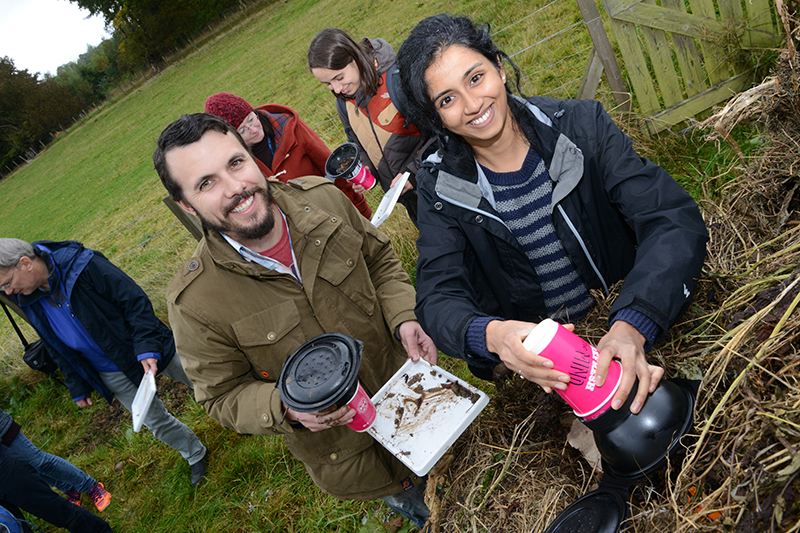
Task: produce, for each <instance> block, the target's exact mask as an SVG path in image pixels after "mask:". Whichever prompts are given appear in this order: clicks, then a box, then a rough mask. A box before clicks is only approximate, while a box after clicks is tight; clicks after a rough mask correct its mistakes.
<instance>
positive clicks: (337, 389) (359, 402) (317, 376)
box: [277, 333, 376, 432]
mask: <svg viewBox="0 0 800 533" xmlns="http://www.w3.org/2000/svg"><path fill="white" fill-rule="evenodd" d="M363 347H364V344H363V343H362V342H361V341H359V340H356V339H354V338H352V337H349V336H347V335H343V334H341V333H325V334H323V335H319V336H317V337H314V338H313V339H311V340H309V341H307V342H306V343H304V344H303V345H302V346H300V347H299V348H298V349H297V350H296V351H295V352H294V353H293V354H292V355H290V356H289V357H288V358H287V359H286V361H285V362H284V364H283V368H281V373H280V375H279V376H278V383H277V385H278V391H279V393H280V396H281V400H282V401H283V403H284V404H286V406H287V407H289V408H290V409H293V410H295V411H298V412H301V413H311V412H315V411H334V410H336V409H338V408H339V407H342V406H344V405H348V406H349V407H350V408H351V409H353V410H355V411H356V416H355V418H354V419H353V421H352V422H350V423H349V424H347V426H348V427H349V428H351V429H353V430H354V431H358V432H362V431H366V430H367V429H369V427H370V426H371V425H372V423H373V422H374V421H375V415H376V411H375V406H374V405H373V404H372V401H371V400H370V398H369V396H368V395H367V393H366V391H365V390H364V387H362V386H361V383H360V382H359V381H358V369H359V367H360V366H361V352H362V349H363Z"/></svg>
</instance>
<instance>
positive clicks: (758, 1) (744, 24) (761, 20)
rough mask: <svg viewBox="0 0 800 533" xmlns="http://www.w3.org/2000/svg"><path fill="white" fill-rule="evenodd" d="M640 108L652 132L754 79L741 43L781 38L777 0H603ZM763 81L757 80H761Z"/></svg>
mask: <svg viewBox="0 0 800 533" xmlns="http://www.w3.org/2000/svg"><path fill="white" fill-rule="evenodd" d="M604 5H605V8H606V11H607V12H608V14H609V16H610V19H611V27H612V29H613V31H614V34H615V35H616V39H617V43H618V46H619V52H620V54H621V55H622V61H623V64H624V66H625V70H626V71H627V74H628V80H629V81H630V84H631V86H632V87H631V88H632V90H633V94H634V96H635V98H636V102H637V103H638V112H639V113H640V114H641V115H642V116H644V117H645V118H646V120H647V124H648V128H649V130H650V132H651V133H657V132H659V131H661V130H664V129H666V128H669V127H671V126H674V125H675V124H678V123H680V122H683V121H685V120H687V119H689V118H691V117H694V116H696V115H698V114H700V113H702V112H704V111H706V110H708V109H710V108H711V107H712V106H714V105H716V104H719V103H720V102H722V101H725V100H728V99H729V98H730V97H731V96H733V95H734V94H736V93H738V92H740V91H741V90H743V89H744V88H745V87H747V86H748V84H751V83H752V82H753V80H752V74H753V71H752V67H751V66H750V65H749V64H748V62H747V61H746V60H745V58H744V54H742V50H747V49H752V48H759V47H772V46H775V45H776V42H777V33H778V29H777V27H776V25H775V24H774V23H773V19H774V12H773V11H774V10H773V8H774V6H773V5H771V2H770V0H717V2H716V6H715V3H714V1H713V0H660V1H659V2H658V3H657V2H656V0H604ZM756 81H758V80H756Z"/></svg>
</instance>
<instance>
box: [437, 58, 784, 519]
mask: <svg viewBox="0 0 800 533" xmlns="http://www.w3.org/2000/svg"><path fill="white" fill-rule="evenodd" d="M798 74H800V62H798V61H797V59H796V57H795V56H794V55H793V54H791V53H790V52H787V53H785V54H784V55H783V57H782V58H781V61H780V64H779V68H778V70H777V72H776V73H775V77H774V78H773V79H772V80H770V81H769V83H765V84H763V85H762V86H759V87H760V89H757V90H754V91H751V92H749V93H748V94H746V95H744V96H743V98H746V100H743V101H745V102H746V105H740V106H730V107H728V108H726V110H723V111H722V112H720V113H719V114H718V115H715V117H712V118H711V119H709V121H707V122H706V123H705V126H706V127H707V128H708V130H707V131H709V132H710V133H709V135H710V136H712V137H714V136H716V138H718V139H721V140H722V141H725V140H727V139H729V137H728V136H727V135H726V134H727V132H728V131H729V129H730V128H731V127H732V125H733V124H737V123H739V122H746V121H757V122H758V123H760V124H762V125H763V135H764V137H765V139H766V142H765V144H764V148H763V149H762V150H761V152H760V153H759V154H758V155H757V156H755V157H754V156H750V157H749V158H747V159H745V158H744V157H743V159H742V160H741V165H740V166H739V167H738V168H736V169H734V170H735V172H736V174H737V175H738V178H736V179H735V180H733V181H731V182H730V183H729V184H728V185H727V186H726V189H725V190H724V191H723V192H724V194H723V195H722V196H721V198H720V200H718V201H704V202H701V209H702V211H703V214H704V217H705V219H706V222H707V225H708V228H709V232H710V234H711V241H710V242H709V245H708V255H707V259H706V265H705V269H704V272H703V276H702V279H701V280H700V284H699V286H698V291H697V296H696V298H695V302H694V304H693V306H692V308H691V309H690V311H689V312H688V313H687V315H686V316H685V317H684V318H683V319H682V321H681V323H680V324H678V325H677V326H675V327H674V328H673V329H672V330H671V331H670V334H669V335H668V337H667V339H665V340H664V341H663V342H661V343H660V344H659V345H658V346H657V347H656V348H657V349H656V350H655V351H654V352H652V353H651V357H652V360H653V361H654V362H656V361H657V362H659V363H660V364H662V365H664V366H665V368H666V369H667V375H668V376H670V377H689V378H698V377H700V376H702V378H703V381H702V386H701V389H700V393H699V397H698V403H697V408H696V412H695V429H694V431H693V438H694V443H693V444H692V445H691V446H690V447H689V448H688V449H687V450H686V451H685V453H682V454H679V455H677V456H674V457H673V458H672V459H671V461H670V464H669V465H668V466H667V467H665V468H662V469H661V470H659V471H657V472H655V473H654V474H653V475H651V476H650V477H649V478H648V479H644V480H641V481H639V482H637V483H636V484H635V485H634V487H633V488H632V490H631V494H630V502H631V518H630V520H629V521H628V523H627V525H628V529H627V530H626V531H628V532H653V531H658V532H670V533H672V532H689V531H692V532H712V531H735V532H759V533H761V532H771V531H776V532H777V531H783V532H797V531H800V500H798V496H800V479H798V474H800V453H798V452H799V451H800V383H799V382H798V381H799V380H798V377H799V376H800V337H798V335H799V334H800V313H798V311H797V305H798V303H800V217H799V216H798V212H797V208H798V199H797V194H796V193H797V189H798V187H800V176H799V175H798V165H800V144H799V143H800V141H799V140H800V76H798ZM736 113H738V114H736ZM715 126H718V127H715ZM597 300H598V305H597V307H596V309H595V310H594V312H593V313H592V315H591V316H590V317H588V318H587V319H585V320H584V321H582V322H581V323H580V324H579V325H578V327H577V329H576V332H577V333H579V334H581V335H582V336H584V337H586V338H587V339H589V340H592V341H594V342H596V341H597V340H599V338H600V336H601V335H602V334H603V332H604V331H605V330H606V327H607V326H606V321H605V317H606V316H607V313H608V308H609V306H610V303H611V302H612V301H613V295H612V297H610V298H604V297H602V296H601V295H597ZM573 419H574V416H573V415H571V413H570V411H569V409H568V407H567V406H566V404H564V402H562V401H561V400H560V399H559V398H558V397H555V396H554V395H550V396H548V395H546V394H544V393H542V392H541V391H540V390H539V389H538V387H536V386H534V385H532V384H529V383H527V382H524V381H521V380H513V379H510V380H506V381H503V382H501V383H498V384H497V394H496V396H495V397H494V398H493V400H492V402H491V403H490V405H489V406H488V407H487V409H486V410H485V412H484V413H483V414H482V415H481V417H480V418H479V419H478V421H477V422H476V423H474V424H473V425H472V426H471V427H470V428H469V429H468V431H467V432H466V433H465V434H464V435H462V437H461V439H460V440H459V441H458V442H457V443H456V445H455V446H454V448H453V450H452V452H451V457H450V459H448V461H449V462H450V463H451V464H447V463H442V464H440V465H439V466H438V467H437V469H435V470H434V471H433V472H432V473H431V476H430V482H429V483H430V484H431V485H432V488H431V494H429V500H430V503H431V507H432V510H433V511H434V513H433V516H434V517H435V518H437V519H438V523H436V524H434V525H435V526H436V527H437V528H438V527H439V526H441V527H442V530H444V531H448V532H466V531H469V532H479V531H505V532H523V531H524V532H526V533H529V532H540V531H544V530H545V529H546V527H547V525H548V524H549V523H550V522H552V521H553V519H554V518H555V517H556V516H557V515H558V513H559V512H560V511H561V510H563V509H564V508H565V507H566V506H567V505H569V504H570V503H571V502H573V501H574V500H576V499H577V498H578V497H580V496H581V495H582V494H585V493H586V492H588V491H589V490H591V489H592V488H593V487H594V486H596V484H597V482H598V479H599V478H600V476H601V475H602V474H601V473H599V472H596V471H592V469H591V467H589V466H588V463H587V462H586V461H585V460H584V459H583V458H582V457H581V456H580V454H579V453H578V452H577V451H576V450H574V449H572V448H571V447H570V446H569V445H568V444H567V443H566V434H567V432H568V430H569V426H570V424H571V423H572V420H573ZM433 487H435V488H436V489H437V490H436V494H435V495H434V494H433ZM692 494H694V495H692Z"/></svg>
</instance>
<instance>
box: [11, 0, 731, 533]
mask: <svg viewBox="0 0 800 533" xmlns="http://www.w3.org/2000/svg"><path fill="white" fill-rule="evenodd" d="M533 4H536V5H545V4H547V2H543V1H542V2H530V1H524V2H523V1H521V0H500V1H493V0H471V1H468V0H456V1H443V0H429V1H426V2H402V1H397V0H395V1H392V0H371V1H367V2H336V1H334V0H317V1H313V0H290V1H286V0H284V1H281V2H277V1H276V2H271V3H269V2H268V3H265V4H264V6H263V8H262V9H260V10H257V11H256V12H255V13H253V14H252V15H251V16H249V17H247V18H245V19H243V20H242V21H241V22H240V23H239V24H237V25H235V26H234V27H233V29H231V30H229V31H226V32H212V33H210V34H209V35H208V36H207V37H205V38H204V39H202V40H201V41H198V43H197V46H196V47H190V48H189V49H188V51H187V52H185V56H184V57H183V58H182V60H181V61H180V62H177V63H174V64H172V65H171V66H168V67H166V68H165V69H164V70H163V71H162V72H160V73H158V75H157V76H155V77H153V78H152V79H150V80H148V81H147V82H146V83H143V84H142V85H141V86H139V87H137V88H135V89H133V90H130V91H129V92H128V93H127V94H123V95H119V96H118V97H116V98H115V99H114V100H113V101H112V102H109V103H108V104H107V105H105V106H104V107H102V108H100V109H99V110H98V111H97V112H95V113H94V114H93V115H91V116H89V117H88V118H87V119H86V120H84V121H83V122H82V123H80V124H78V125H76V126H75V127H73V128H72V129H70V130H69V131H68V132H66V133H64V134H63V135H61V136H60V138H59V139H58V140H57V141H56V142H54V143H53V144H52V145H51V146H50V147H49V148H48V149H47V150H46V151H45V153H43V154H41V155H40V156H39V157H37V158H36V159H35V160H34V161H32V162H31V163H30V164H28V165H26V166H25V167H24V168H21V169H20V170H19V171H18V172H16V173H15V174H14V175H12V176H11V177H9V178H8V179H5V180H3V181H2V182H0V201H1V202H2V205H3V207H4V209H3V211H2V213H0V235H2V236H13V237H18V238H22V239H26V240H37V239H53V240H62V239H74V240H79V241H83V242H85V243H86V244H87V245H89V246H90V247H93V248H96V249H99V250H100V251H102V252H103V253H105V254H106V255H108V256H109V257H110V258H111V259H112V260H113V261H114V262H115V263H116V264H117V265H119V266H120V267H122V268H123V269H124V270H126V271H127V272H128V273H130V274H131V275H132V276H133V277H134V279H136V280H137V282H139V283H140V284H141V285H142V286H143V287H144V288H145V290H146V291H147V292H148V294H149V295H150V297H151V298H152V299H153V301H154V304H155V307H156V309H157V313H158V314H159V316H160V317H162V318H164V319H166V311H165V306H164V295H163V292H164V288H165V287H166V284H167V283H168V281H169V279H170V278H171V277H172V275H173V273H174V272H175V271H176V269H177V268H178V265H179V264H180V263H181V262H182V260H184V259H185V258H186V257H188V256H189V255H190V254H191V253H192V250H193V249H194V246H195V242H194V240H193V239H192V238H191V237H190V236H189V234H188V233H187V232H186V231H185V230H184V229H183V227H182V226H180V224H178V223H177V222H176V220H175V218H174V217H173V216H172V215H171V213H170V212H169V211H168V210H167V209H166V208H164V206H163V205H162V204H161V198H162V196H163V195H164V190H163V188H162V186H161V184H160V182H159V181H158V178H157V176H156V174H155V171H154V170H153V168H152V160H151V155H152V150H153V147H154V143H155V139H156V138H157V136H158V134H159V133H160V132H161V130H162V129H163V128H164V127H165V126H166V125H167V124H168V123H170V122H171V121H172V120H174V119H176V118H178V117H179V116H180V115H182V114H184V113H192V112H199V111H202V109H203V103H204V101H205V99H206V97H207V96H209V95H210V94H213V93H216V92H220V91H227V92H233V93H236V94H238V95H240V96H242V97H244V98H245V99H247V100H248V101H249V102H250V103H251V104H254V105H259V104H262V103H267V102H277V103H283V104H287V105H290V106H291V107H293V108H295V109H296V110H298V111H299V112H300V114H301V116H302V117H303V118H304V120H305V121H306V122H307V123H308V124H310V125H311V126H312V127H314V128H315V129H316V130H317V132H318V133H319V134H320V135H321V136H322V138H323V139H324V140H325V141H326V142H327V144H328V145H329V146H336V145H337V144H338V143H340V142H342V141H343V140H344V134H343V132H342V131H341V125H340V124H339V122H338V120H337V119H336V112H335V108H334V104H333V97H332V96H331V95H330V93H329V92H328V91H327V90H326V89H325V88H324V87H323V86H322V85H320V84H319V83H318V82H317V81H316V80H315V79H314V78H313V77H312V76H311V74H310V73H309V72H308V68H307V67H306V59H305V56H306V52H307V46H308V43H309V42H310V41H311V38H312V37H313V36H314V35H315V34H316V32H318V31H319V30H321V29H323V28H325V27H340V28H342V29H344V30H346V31H348V32H349V33H351V34H352V35H353V36H355V37H362V36H370V37H383V38H386V39H387V40H388V41H389V42H390V43H392V44H393V45H394V46H395V47H397V46H399V44H400V43H401V42H402V39H403V36H404V35H405V34H407V33H408V31H409V30H410V29H411V28H412V27H413V26H414V25H415V24H416V23H417V22H418V21H419V20H420V19H421V18H423V17H425V16H428V15H431V14H435V13H439V12H443V11H449V12H454V13H457V14H464V15H468V16H471V17H473V18H474V19H475V20H479V21H491V23H492V28H493V30H495V31H497V30H503V29H504V28H507V27H509V26H511V27H510V28H509V29H506V30H503V31H500V33H499V34H498V35H497V40H498V41H499V42H500V44H501V46H503V47H504V48H506V50H507V51H509V52H512V51H513V50H520V49H524V48H526V47H529V46H531V45H532V44H533V43H534V42H536V41H537V40H538V39H540V38H541V36H542V35H546V34H548V30H549V31H550V32H552V31H555V30H556V29H557V28H559V27H564V25H568V24H571V23H574V22H575V21H578V20H580V14H579V13H578V12H577V8H576V7H575V5H574V2H572V1H571V0H560V1H558V2H556V3H555V4H554V6H553V8H552V9H551V10H549V11H547V12H545V13H543V14H542V16H541V17H538V18H537V19H536V24H520V25H517V26H512V25H513V24H514V23H515V22H517V21H519V20H521V19H523V17H525V16H526V15H528V14H529V13H530V12H531V11H532V9H533ZM558 25H561V26H558ZM584 33H585V32H584ZM587 39H588V35H584V36H581V35H580V34H576V35H574V36H571V37H570V39H569V40H567V41H565V44H564V45H562V46H563V49H558V48H557V47H555V45H554V48H553V49H552V50H549V51H548V52H547V53H543V52H537V51H533V52H531V53H529V54H521V55H520V56H519V57H517V58H515V60H516V61H517V62H518V63H519V64H520V66H522V67H523V70H524V71H525V72H534V71H535V72H537V74H536V76H533V75H531V77H530V78H528V79H526V84H527V85H526V86H527V88H528V90H530V91H531V93H533V92H545V91H549V90H553V89H554V88H556V87H560V86H562V85H564V84H565V83H566V86H567V87H569V86H570V83H569V82H568V80H570V79H575V78H579V77H580V74H581V73H582V71H583V68H584V66H585V59H583V58H582V57H581V56H580V55H574V54H573V53H574V52H575V51H576V50H582V49H584V48H585V47H587V46H589V45H590V44H589V43H588V41H587ZM548 56H556V57H566V56H570V57H571V58H572V59H570V60H569V61H567V62H558V63H557V64H554V65H553V66H551V68H542V67H543V66H544V67H546V66H547V65H548V64H549V63H548V61H551V59H549V58H548ZM564 80H567V81H566V82H565V81H564ZM600 96H601V98H602V96H603V95H600ZM658 142H659V144H658V145H657V146H653V147H652V152H653V154H655V157H653V156H651V157H653V158H655V159H657V160H658V159H659V157H660V158H661V160H663V162H662V161H659V162H662V164H665V165H666V166H668V169H669V170H670V171H672V172H673V174H676V175H677V177H679V178H680V179H681V181H682V183H684V184H687V183H688V184H690V185H691V184H694V185H696V186H697V187H698V189H697V190H700V188H701V187H700V186H701V185H702V181H701V180H702V179H703V176H704V175H706V174H708V173H711V174H712V175H713V174H714V168H716V167H715V166H714V165H717V163H718V161H719V158H720V157H721V156H719V155H718V152H717V151H716V150H715V149H713V148H711V149H709V148H708V147H702V146H701V147H698V146H697V145H696V144H693V142H694V141H692V140H686V139H683V138H680V137H677V136H674V137H668V138H662V139H661V140H660V141H658ZM643 146H645V148H646V145H644V144H643ZM665 146H666V147H668V148H669V149H667V150H665V149H664V147H665ZM703 150H706V151H707V152H703ZM705 153H708V154H709V155H708V157H706V156H705V155H704V154H705ZM684 154H691V155H684ZM724 167H725V165H721V164H720V165H719V168H724ZM369 199H370V202H371V203H372V204H373V207H375V206H377V203H378V201H379V199H380V198H379V196H378V194H377V193H372V194H371V196H370V198H369ZM386 229H387V233H390V234H391V235H392V237H393V241H394V243H395V246H396V247H397V249H398V254H399V255H401V256H402V257H403V259H404V263H405V265H406V267H407V268H408V269H409V270H411V269H413V265H414V261H415V249H414V245H413V241H414V238H415V234H414V231H415V230H414V228H413V226H412V225H411V224H410V223H409V222H408V221H407V220H406V219H405V217H404V216H397V215H394V216H393V217H392V219H390V221H389V222H387V224H386ZM0 322H2V325H0V368H2V369H3V370H4V371H3V372H2V376H0V405H2V406H3V407H4V408H6V407H7V408H10V409H11V410H12V411H13V412H14V414H15V416H17V418H18V421H19V422H20V423H21V424H22V426H23V431H24V432H25V434H26V435H27V436H28V437H29V438H30V439H31V440H32V441H33V442H34V443H36V444H38V445H39V446H40V447H42V448H44V449H46V450H47V451H49V452H51V453H56V454H59V455H61V456H64V457H68V458H69V459H70V460H72V461H73V462H74V463H75V464H77V465H79V466H81V467H83V468H84V469H85V470H86V471H87V472H89V473H90V474H92V475H94V476H95V477H97V478H99V479H101V480H102V481H103V482H104V483H105V484H106V486H107V488H108V489H109V490H110V491H111V492H112V494H113V496H114V499H113V500H112V504H111V506H110V507H109V508H108V509H107V510H106V512H105V513H103V516H104V517H105V518H106V519H107V520H108V521H109V522H110V523H111V524H112V526H113V527H114V529H115V530H116V531H124V532H128V533H137V532H148V533H149V532H153V531H192V532H218V531H226V532H237V531H241V532H244V531H248V532H249V531H293V532H314V531H341V532H353V531H364V532H367V531H383V530H384V529H383V526H382V525H381V524H382V523H383V522H385V521H386V520H387V516H386V513H387V508H386V507H385V506H383V504H378V503H375V502H366V503H362V502H347V503H342V502H338V501H336V500H333V499H331V498H329V497H327V496H325V495H323V494H322V493H321V492H320V491H319V490H317V489H316V488H315V487H314V486H313V484H312V483H311V481H310V479H309V478H308V476H307V475H306V474H305V472H304V470H303V468H302V466H301V465H300V464H299V463H298V462H297V461H296V460H294V459H293V458H292V457H291V456H290V455H289V454H288V452H287V451H286V449H285V447H284V445H283V443H282V441H281V440H280V439H277V438H265V437H257V436H241V435H237V434H235V433H233V432H231V431H227V430H224V429H222V428H220V426H219V425H218V424H216V423H215V422H213V421H212V420H210V419H209V418H208V417H207V416H206V415H205V413H204V412H203V410H202V409H201V408H200V407H199V406H197V404H195V403H194V401H193V400H191V399H185V400H182V398H183V396H180V395H179V391H178V390H176V391H174V394H175V395H177V396H178V400H180V401H176V402H175V403H176V405H175V409H179V410H180V411H181V414H180V416H181V419H182V420H183V421H184V422H186V423H187V424H188V425H189V426H190V427H192V428H193V429H194V430H195V432H196V433H197V434H198V435H199V436H200V437H201V439H202V440H203V442H204V443H205V444H206V445H207V446H208V448H209V449H210V450H211V452H212V463H211V467H210V470H209V475H208V480H207V482H206V483H205V484H204V485H203V486H201V487H199V488H198V489H196V490H195V489H192V488H191V487H190V486H189V483H188V466H187V465H186V464H185V463H184V462H183V461H182V460H181V459H180V457H179V455H178V454H177V453H176V452H174V451H172V450H170V449H168V448H166V447H165V446H164V445H162V444H160V443H158V442H157V441H155V439H154V438H153V437H152V435H151V434H150V433H147V432H145V433H142V434H133V433H132V432H131V431H130V429H127V428H129V427H130V416H129V415H128V414H127V413H125V412H124V411H119V410H112V409H109V408H108V407H107V406H106V404H105V402H103V401H98V402H97V405H96V406H95V407H93V408H90V409H87V410H84V411H81V412H79V411H78V410H77V409H76V408H75V407H74V405H73V402H72V401H71V400H70V399H69V398H68V397H67V395H66V394H65V393H64V390H63V389H61V388H60V387H59V386H57V385H56V384H54V383H53V382H51V381H49V380H47V379H41V378H40V377H39V376H38V375H35V374H33V373H32V372H30V371H28V370H26V369H24V368H21V363H20V361H19V354H20V352H21V349H20V346H19V343H18V341H17V339H16V337H15V336H14V335H13V332H12V331H11V329H10V328H9V327H8V326H7V324H5V321H3V320H0ZM26 332H28V333H29V334H30V335H29V336H30V337H31V338H35V334H33V333H32V332H31V331H30V330H27V329H26ZM447 364H448V365H451V369H452V370H454V371H459V366H458V364H457V363H454V362H452V361H451V362H448V363H447ZM160 383H163V382H160ZM160 387H161V385H160ZM171 394H173V391H168V392H167V393H166V394H165V396H166V398H167V400H170V399H171V398H170V395H171ZM85 505H86V504H85ZM403 530H408V526H405V527H404V529H403Z"/></svg>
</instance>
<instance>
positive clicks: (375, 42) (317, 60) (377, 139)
mask: <svg viewBox="0 0 800 533" xmlns="http://www.w3.org/2000/svg"><path fill="white" fill-rule="evenodd" d="M395 59H396V55H395V52H394V50H393V49H392V47H391V45H389V43H388V42H386V41H385V40H384V39H363V40H362V41H360V42H358V43H356V42H355V41H354V40H353V39H352V38H351V37H350V36H349V35H347V34H346V33H345V32H343V31H342V30H339V29H336V28H328V29H326V30H323V31H321V32H319V33H318V34H317V35H316V37H314V40H313V41H311V46H310V47H309V50H308V66H309V68H310V69H311V73H312V74H313V75H314V77H316V78H317V80H319V81H320V83H322V84H324V85H325V86H326V87H328V88H329V89H330V90H331V92H332V93H333V94H334V96H335V97H336V99H337V101H336V110H337V111H338V113H339V119H340V120H341V121H342V125H343V126H344V130H345V133H346V134H347V139H348V140H349V141H350V142H354V143H356V144H357V145H358V146H359V149H360V153H361V162H362V164H364V165H366V166H367V168H369V169H370V171H371V172H372V174H373V175H374V176H375V177H377V178H378V181H380V183H381V188H382V189H383V190H384V191H387V190H389V188H390V187H391V186H392V185H393V184H394V183H395V181H396V180H397V179H399V178H400V176H402V174H403V173H404V172H409V181H408V183H407V184H406V187H405V189H404V190H405V192H404V193H403V194H402V196H400V203H402V204H403V205H404V206H405V208H406V210H407V211H408V216H409V218H410V219H411V221H412V222H414V224H415V225H416V223H417V193H416V190H415V189H416V185H415V183H416V180H415V178H414V175H415V174H416V171H417V168H418V166H419V154H420V150H421V148H422V147H423V146H424V145H425V138H424V137H422V136H421V135H420V132H419V130H418V129H417V127H416V126H415V125H414V124H411V123H410V122H409V121H408V120H407V119H406V117H404V116H403V115H402V113H401V111H400V110H399V109H398V107H400V108H402V104H401V103H400V102H398V100H397V95H396V94H395V92H394V87H395V85H394V84H395V83H397V82H399V79H398V78H397V70H396V68H395ZM398 92H399V91H398Z"/></svg>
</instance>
